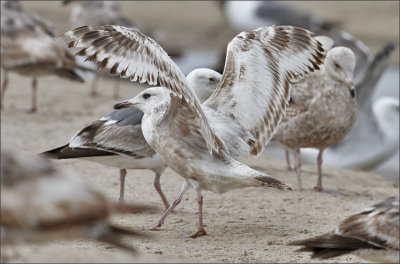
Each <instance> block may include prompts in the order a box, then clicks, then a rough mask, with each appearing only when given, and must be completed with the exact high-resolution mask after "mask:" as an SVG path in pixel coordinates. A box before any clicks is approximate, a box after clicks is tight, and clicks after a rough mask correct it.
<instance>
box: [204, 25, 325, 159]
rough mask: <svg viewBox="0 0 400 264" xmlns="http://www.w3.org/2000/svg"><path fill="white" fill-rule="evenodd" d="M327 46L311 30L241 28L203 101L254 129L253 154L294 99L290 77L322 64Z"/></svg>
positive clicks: (271, 132)
mask: <svg viewBox="0 0 400 264" xmlns="http://www.w3.org/2000/svg"><path fill="white" fill-rule="evenodd" d="M324 58H325V51H324V49H323V48H322V45H321V43H320V42H318V41H316V40H314V39H313V38H311V36H310V32H309V31H306V30H304V29H301V28H296V27H291V26H270V27H261V28H258V29H256V30H254V31H252V32H242V33H240V34H239V35H237V36H236V37H235V38H234V39H233V40H232V41H231V42H230V43H229V45H228V48H227V57H226V62H225V69H224V74H223V76H222V80H221V82H220V83H219V85H218V87H217V89H216V90H215V92H214V93H213V94H212V96H211V97H210V98H209V99H208V100H207V101H206V102H205V103H204V105H206V106H207V107H209V108H211V109H214V110H216V111H219V112H221V113H223V114H224V115H226V116H227V117H230V118H231V119H232V121H233V122H237V123H239V124H240V125H241V126H242V127H243V128H244V129H246V130H248V131H250V133H251V134H252V135H253V136H254V138H255V141H253V140H249V141H248V144H249V146H250V153H251V154H253V155H256V154H258V153H260V152H261V151H262V149H263V146H264V145H265V143H266V142H267V141H269V140H270V139H271V137H272V136H273V134H274V133H275V131H276V128H277V126H278V124H279V122H280V120H281V118H282V116H283V114H284V112H285V109H286V105H287V103H288V100H289V89H290V81H295V80H297V79H299V78H302V77H304V76H305V75H307V74H308V73H310V72H313V71H314V70H316V69H319V65H321V64H322V63H323V60H324Z"/></svg>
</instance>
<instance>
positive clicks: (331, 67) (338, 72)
mask: <svg viewBox="0 0 400 264" xmlns="http://www.w3.org/2000/svg"><path fill="white" fill-rule="evenodd" d="M355 66H356V56H355V55H354V53H353V52H352V51H351V49H349V48H346V47H335V48H333V49H331V50H329V51H328V55H327V56H326V61H325V69H326V71H327V73H328V74H329V75H330V77H331V78H332V79H334V80H336V81H339V82H342V83H344V84H345V85H346V86H347V87H348V88H349V90H350V92H351V93H353V94H354V78H353V74H354V68H355Z"/></svg>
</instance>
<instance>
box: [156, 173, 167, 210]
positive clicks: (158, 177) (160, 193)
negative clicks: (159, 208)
mask: <svg viewBox="0 0 400 264" xmlns="http://www.w3.org/2000/svg"><path fill="white" fill-rule="evenodd" d="M160 177H161V173H159V172H156V177H155V178H154V188H156V190H157V192H158V194H159V195H160V197H161V200H162V201H163V203H164V206H165V210H168V208H169V206H170V205H169V202H168V200H167V197H165V195H164V193H163V191H162V190H161V185H160Z"/></svg>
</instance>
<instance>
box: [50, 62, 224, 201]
mask: <svg viewBox="0 0 400 264" xmlns="http://www.w3.org/2000/svg"><path fill="white" fill-rule="evenodd" d="M186 79H187V82H188V84H189V86H190V87H191V88H192V89H193V90H194V91H195V93H196V95H197V96H198V98H199V100H200V102H203V101H205V100H206V99H207V98H208V97H209V96H210V95H211V94H212V93H213V91H214V90H215V88H216V87H217V85H218V83H219V81H220V80H221V74H219V73H218V72H215V71H213V70H210V69H196V70H193V71H192V72H190V73H189V74H188V76H187V77H186ZM142 117H143V112H142V111H141V110H139V109H136V108H124V109H118V110H114V111H113V112H111V113H109V114H108V115H106V116H104V117H103V118H101V119H100V120H96V121H94V122H92V123H90V124H88V125H86V126H85V127H84V128H83V129H81V130H80V131H79V132H78V133H76V134H75V135H74V136H73V137H72V138H71V140H70V142H69V144H66V145H64V146H61V147H59V148H55V149H52V150H49V151H46V152H43V153H42V154H46V155H49V157H50V158H56V159H73V158H82V159H85V160H89V161H94V162H98V163H101V164H104V165H106V166H110V167H117V168H120V197H119V201H120V202H125V199H124V193H125V177H126V174H127V172H126V169H150V170H152V171H153V172H154V173H155V174H156V176H155V179H154V187H155V189H156V190H157V192H158V194H159V195H160V197H161V200H162V201H163V203H164V206H165V209H168V208H169V206H170V204H169V202H168V200H167V198H166V197H165V195H164V193H163V191H162V190H161V186H160V177H161V174H162V173H163V172H164V170H165V169H166V166H165V164H164V162H163V160H162V159H161V157H160V155H158V154H157V153H156V152H155V151H154V150H153V149H152V148H151V147H150V146H149V144H147V142H146V140H145V139H144V137H143V133H142V127H141V123H142Z"/></svg>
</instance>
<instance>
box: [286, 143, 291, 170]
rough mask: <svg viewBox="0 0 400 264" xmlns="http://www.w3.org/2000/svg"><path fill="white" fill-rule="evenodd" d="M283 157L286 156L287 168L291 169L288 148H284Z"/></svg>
mask: <svg viewBox="0 0 400 264" xmlns="http://www.w3.org/2000/svg"><path fill="white" fill-rule="evenodd" d="M285 157H286V165H287V170H288V171H291V170H292V167H291V166H290V155H289V150H288V149H287V148H285Z"/></svg>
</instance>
